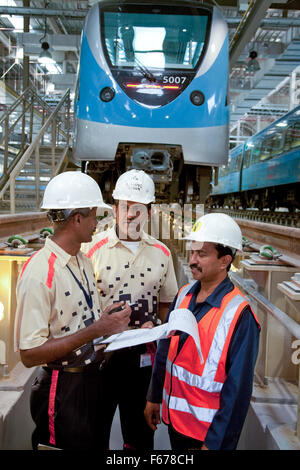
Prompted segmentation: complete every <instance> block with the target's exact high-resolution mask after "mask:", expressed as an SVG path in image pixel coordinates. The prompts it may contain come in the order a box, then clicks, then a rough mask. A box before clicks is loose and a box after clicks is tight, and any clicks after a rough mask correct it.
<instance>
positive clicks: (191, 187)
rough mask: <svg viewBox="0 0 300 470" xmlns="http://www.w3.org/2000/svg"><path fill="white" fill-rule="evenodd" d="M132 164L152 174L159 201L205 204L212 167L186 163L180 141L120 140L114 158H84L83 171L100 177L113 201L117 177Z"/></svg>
mask: <svg viewBox="0 0 300 470" xmlns="http://www.w3.org/2000/svg"><path fill="white" fill-rule="evenodd" d="M133 168H135V169H138V170H144V171H145V172H146V173H148V174H149V175H150V176H151V177H152V178H153V181H154V183H155V188H156V202H157V203H172V202H178V203H180V204H185V203H195V204H204V203H205V200H206V198H207V196H208V194H209V191H210V183H211V179H212V168H211V167H209V166H204V165H187V164H185V163H184V159H183V155H182V148H181V146H179V145H160V144H151V145H150V144H129V143H120V144H119V146H118V149H117V153H116V158H115V160H114V161H105V160H101V161H98V160H90V161H85V162H82V171H85V172H86V173H87V174H89V175H90V176H92V177H93V178H94V179H95V180H96V181H97V183H98V184H99V186H100V188H101V191H102V194H103V198H104V200H105V201H107V202H108V203H111V204H112V203H113V199H112V191H113V189H114V186H115V183H116V181H117V179H118V177H119V176H120V175H121V174H122V173H124V172H125V171H127V170H131V169H133Z"/></svg>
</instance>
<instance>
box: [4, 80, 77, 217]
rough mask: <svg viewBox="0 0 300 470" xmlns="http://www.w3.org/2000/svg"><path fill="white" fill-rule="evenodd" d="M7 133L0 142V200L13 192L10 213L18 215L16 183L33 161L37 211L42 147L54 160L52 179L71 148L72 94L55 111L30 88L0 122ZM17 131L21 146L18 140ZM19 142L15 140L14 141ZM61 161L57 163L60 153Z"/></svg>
mask: <svg viewBox="0 0 300 470" xmlns="http://www.w3.org/2000/svg"><path fill="white" fill-rule="evenodd" d="M0 126H2V128H3V129H4V133H3V136H2V138H0V149H1V146H2V151H3V172H2V176H1V178H0V198H3V196H4V194H5V192H6V191H7V190H8V188H9V190H10V212H11V213H12V214H14V213H15V210H16V200H15V189H16V188H15V185H16V179H17V178H18V177H19V176H20V173H21V171H22V170H23V168H24V167H25V165H26V163H27V162H28V161H29V159H30V158H31V157H33V161H32V166H33V167H34V168H35V175H34V176H33V177H32V178H33V180H34V181H33V184H34V185H35V197H36V207H37V208H38V207H39V203H40V166H41V165H40V163H41V161H40V146H41V145H47V147H48V148H49V149H50V153H51V158H50V161H49V162H48V163H49V167H50V168H51V171H49V174H50V177H53V176H54V175H55V174H56V173H57V172H58V171H59V168H60V165H61V164H62V162H63V161H64V160H65V158H66V155H67V152H68V150H69V145H70V90H67V91H66V92H65V94H64V96H63V97H62V98H61V101H60V102H59V104H58V105H57V106H56V108H55V109H54V110H52V109H51V108H50V106H48V105H47V103H45V102H44V101H43V100H42V99H41V98H40V97H39V96H38V95H37V93H36V92H35V90H34V89H33V88H32V87H28V88H27V89H26V90H25V91H24V93H22V95H21V96H20V97H19V98H18V99H17V100H16V101H15V103H13V104H12V105H11V106H10V107H9V108H8V109H7V111H6V112H5V113H4V114H3V116H2V117H1V119H0ZM16 129H18V131H19V132H18V134H17V135H18V136H19V142H16V141H14V139H15V138H16V132H15V131H16ZM15 140H16V139H15ZM58 148H59V150H60V153H59V161H58V162H57V161H56V160H57V157H58V155H57V151H56V150H57V149H58Z"/></svg>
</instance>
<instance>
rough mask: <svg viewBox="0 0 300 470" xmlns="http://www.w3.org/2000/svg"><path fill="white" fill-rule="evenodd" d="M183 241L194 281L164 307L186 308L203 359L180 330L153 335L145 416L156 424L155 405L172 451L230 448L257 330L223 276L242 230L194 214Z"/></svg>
mask: <svg viewBox="0 0 300 470" xmlns="http://www.w3.org/2000/svg"><path fill="white" fill-rule="evenodd" d="M186 240H189V242H190V250H191V251H190V259H189V263H190V268H191V271H192V275H193V278H194V282H192V283H190V284H187V285H186V286H183V287H182V288H181V289H180V290H179V292H178V294H177V295H176V297H175V299H174V301H173V304H172V306H171V308H170V312H171V311H172V310H174V309H177V308H179V309H180V308H188V309H189V310H191V311H192V312H193V314H194V315H195V317H196V320H197V322H198V330H199V337H200V343H201V349H202V354H203V359H204V362H203V363H201V362H200V359H199V355H198V352H197V349H196V345H195V343H194V341H193V338H192V337H191V336H188V335H187V334H185V333H182V334H180V335H175V336H173V337H172V338H170V339H165V340H163V341H160V342H159V346H158V349H157V353H156V358H155V363H154V368H153V373H152V379H151V384H150V387H149V390H148V395H147V400H148V401H147V405H146V408H145V417H146V420H147V422H148V425H149V426H150V427H151V428H152V429H156V427H157V424H159V423H160V422H161V417H160V404H161V403H162V420H163V422H164V423H165V424H167V425H168V431H169V436H170V442H171V446H172V449H174V450H175V449H176V450H177V451H179V450H180V451H181V450H182V451H184V450H191V449H202V450H233V449H235V448H236V446H237V444H238V440H239V436H240V433H241V430H242V427H243V424H244V420H245V418H246V414H247V410H248V407H249V403H250V398H251V393H252V385H253V375H254V366H255V362H256V358H257V353H258V344H259V331H260V326H259V323H258V321H257V318H256V317H255V315H254V313H253V312H252V310H251V307H250V305H249V304H248V301H247V299H246V298H245V297H244V296H243V294H242V293H241V292H240V291H239V290H238V289H237V288H236V287H235V286H234V285H233V283H232V282H231V281H230V279H229V277H228V270H229V269H230V265H231V263H232V261H233V259H234V256H235V253H236V250H241V249H242V234H241V231H240V228H239V226H238V225H237V224H236V222H235V221H234V220H233V219H232V218H231V217H229V216H227V215H225V214H218V213H211V214H207V215H204V216H202V217H200V219H198V220H197V222H196V223H195V225H194V227H193V229H192V231H191V233H190V234H189V235H188V236H187V237H186ZM167 320H168V317H167Z"/></svg>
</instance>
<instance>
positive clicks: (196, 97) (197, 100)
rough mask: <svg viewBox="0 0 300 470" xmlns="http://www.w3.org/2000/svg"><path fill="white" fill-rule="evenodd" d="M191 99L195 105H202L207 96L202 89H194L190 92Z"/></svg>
mask: <svg viewBox="0 0 300 470" xmlns="http://www.w3.org/2000/svg"><path fill="white" fill-rule="evenodd" d="M190 100H191V102H192V103H193V104H194V105H195V106H201V104H203V103H204V101H205V97H204V95H203V93H202V92H201V91H198V90H194V91H192V93H191V94H190Z"/></svg>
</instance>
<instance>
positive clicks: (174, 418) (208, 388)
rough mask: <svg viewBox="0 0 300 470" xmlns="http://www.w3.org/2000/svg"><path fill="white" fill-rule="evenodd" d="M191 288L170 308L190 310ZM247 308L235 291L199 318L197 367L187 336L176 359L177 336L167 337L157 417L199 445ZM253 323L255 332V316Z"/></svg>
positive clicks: (215, 406)
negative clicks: (238, 323)
mask: <svg viewBox="0 0 300 470" xmlns="http://www.w3.org/2000/svg"><path fill="white" fill-rule="evenodd" d="M190 288H191V284H187V285H186V286H184V287H183V288H182V289H181V290H180V291H179V293H178V297H177V302H176V305H175V308H188V307H189V304H190V301H191V298H192V294H191V293H190V294H188V291H189V290H190ZM247 305H249V304H248V302H247V300H246V299H245V297H244V296H243V294H242V293H241V292H240V291H239V289H238V288H237V287H234V289H233V290H232V291H231V292H229V293H228V294H226V295H225V296H224V298H223V300H222V303H221V306H220V308H215V307H213V308H211V309H210V310H209V311H208V312H207V313H206V315H204V317H203V318H201V320H200V321H199V322H198V330H199V337H200V345H201V350H202V355H203V359H204V361H203V363H202V364H201V362H200V357H199V354H198V351H197V349H196V346H195V343H194V340H193V338H192V337H191V336H189V337H188V339H187V340H186V342H185V343H184V345H183V347H182V348H181V350H180V351H179V353H178V355H177V350H178V343H179V336H173V337H172V339H171V342H170V347H169V353H168V358H167V364H166V375H165V382H164V389H163V403H162V418H163V421H164V422H165V423H166V424H170V423H171V424H172V426H173V428H174V429H175V430H176V431H177V432H179V433H180V434H183V435H184V436H189V437H192V438H193V439H197V440H199V441H204V439H205V436H206V433H207V431H208V428H209V426H210V424H211V422H212V420H213V418H214V416H215V414H216V412H217V411H218V409H219V407H220V394H221V390H222V387H223V384H224V382H225V379H226V370H225V365H226V358H227V352H228V348H229V344H230V341H231V338H232V335H233V332H234V328H235V325H236V323H237V321H238V319H239V317H240V315H241V313H242V311H243V309H244V308H245V307H246V306H247ZM252 313H253V312H252ZM253 315H254V314H253ZM254 318H255V320H256V321H257V323H258V327H259V322H258V320H257V318H256V317H255V315H254Z"/></svg>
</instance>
